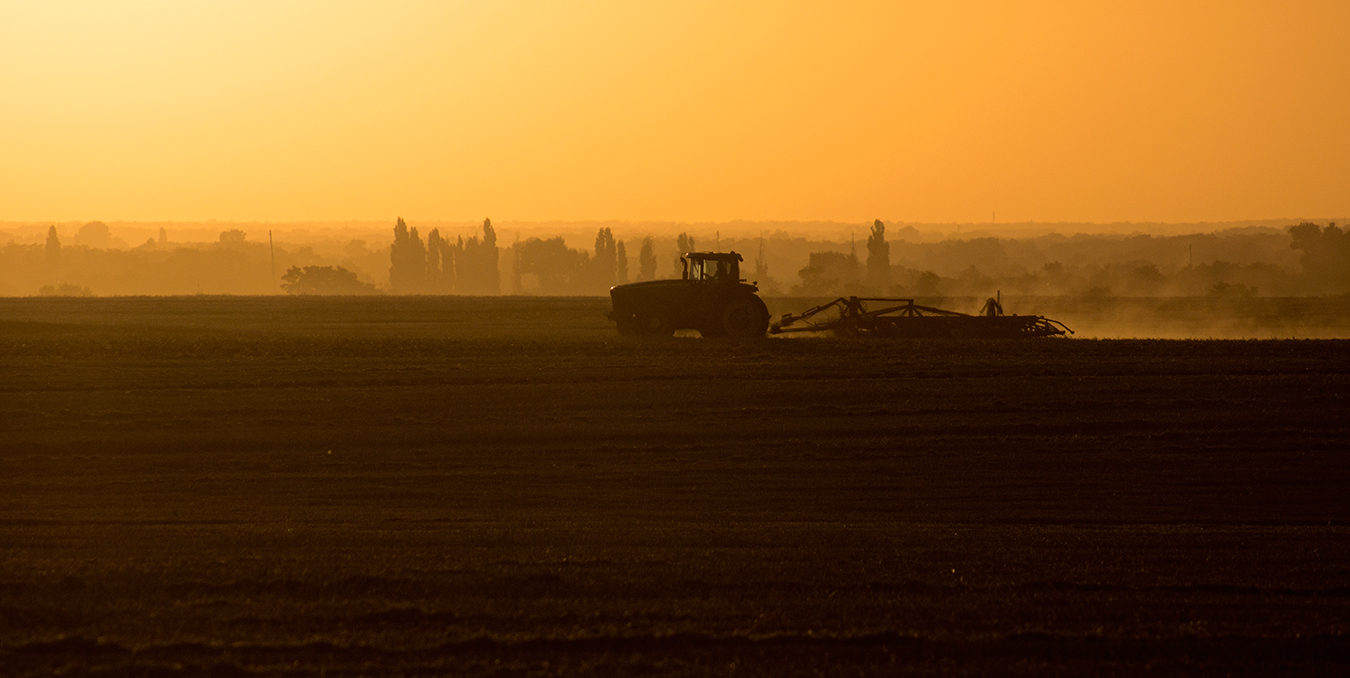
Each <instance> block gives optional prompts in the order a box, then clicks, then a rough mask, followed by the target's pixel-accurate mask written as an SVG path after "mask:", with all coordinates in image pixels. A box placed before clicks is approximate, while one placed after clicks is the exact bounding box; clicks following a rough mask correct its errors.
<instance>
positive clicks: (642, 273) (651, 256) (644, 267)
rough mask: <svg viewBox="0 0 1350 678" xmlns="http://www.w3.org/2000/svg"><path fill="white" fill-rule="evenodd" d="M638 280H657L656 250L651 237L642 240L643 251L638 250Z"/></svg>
mask: <svg viewBox="0 0 1350 678" xmlns="http://www.w3.org/2000/svg"><path fill="white" fill-rule="evenodd" d="M637 279H638V280H655V279H656V248H655V246H654V245H653V244H652V237H651V236H650V235H649V236H647V237H645V238H643V239H642V249H640V250H638V274H637Z"/></svg>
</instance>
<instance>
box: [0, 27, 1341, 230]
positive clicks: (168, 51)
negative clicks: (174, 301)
mask: <svg viewBox="0 0 1350 678" xmlns="http://www.w3.org/2000/svg"><path fill="white" fill-rule="evenodd" d="M1347 25H1350V5H1347V4H1346V3H1343V2H1334V1H1324V2H1316V1H1303V2H1289V3H1213V2H1194V1H1184V2H1175V1H1168V2H1163V1H1145V2H1108V3H1078V2H1018V3H998V2H927V3H883V2H875V3H846V4H844V5H835V4H805V3H780V2H747V3H734V4H733V5H728V4H727V3H711V2H693V3H690V2H685V3H637V4H635V3H604V2H589V3H577V2H567V3H548V2H508V3H499V2H492V3H489V2H456V3H423V2H387V3H378V4H371V3H359V2H341V1H332V2H299V1H295V2H280V3H278V2H261V1H253V2H229V3H225V2H205V3H160V2H119V3H87V2H75V1H64V2H63V1H53V2H43V3H6V4H4V5H3V6H0V63H3V64H5V66H4V68H0V92H3V93H4V100H5V101H6V105H5V106H3V107H0V149H3V152H0V220H6V221H11V222H20V223H34V222H43V221H46V222H53V223H54V222H72V223H83V222H86V221H90V220H95V219H98V220H103V221H106V222H109V223H113V222H119V221H128V222H131V221H139V222H148V221H178V222H190V221H205V220H208V219H219V220H223V221H231V222H254V221H257V222H261V221H264V220H269V221H272V222H276V221H306V220H327V221H341V220H348V219H357V220H368V221H380V222H387V221H388V220H391V219H392V218H393V217H394V216H397V215H401V216H403V217H406V218H408V219H409V221H410V222H417V221H447V222H471V221H475V220H481V219H482V218H483V217H484V216H491V217H493V218H494V219H496V220H499V221H501V222H547V221H550V220H567V221H576V220H620V221H633V222H637V221H657V222H689V223H704V222H718V223H720V222H730V221H734V220H750V221H797V222H812V221H820V222H837V223H869V222H870V221H871V220H872V219H874V218H881V219H884V220H887V221H888V223H900V222H903V223H915V222H922V223H981V224H983V223H990V224H991V225H994V226H996V225H997V224H998V223H1029V222H1036V223H1055V222H1095V223H1101V224H1110V223H1115V222H1223V221H1238V220H1250V219H1256V220H1264V219H1278V220H1286V221H1287V222H1288V223H1296V222H1297V221H1299V220H1301V219H1304V218H1308V219H1316V220H1329V219H1334V218H1336V215H1343V214H1346V213H1350V209H1347V207H1350V205H1348V204H1347V203H1348V201H1350V189H1347V188H1346V187H1347V186H1350V134H1347V133H1346V131H1345V125H1344V119H1345V116H1346V112H1347V110H1350V59H1347V58H1346V47H1345V41H1344V36H1343V33H1344V28H1345V26H1347ZM1127 230H1129V229H1127ZM830 235H831V237H834V236H835V235H836V234H830ZM255 237H256V236H255ZM131 244H133V245H134V244H137V243H131Z"/></svg>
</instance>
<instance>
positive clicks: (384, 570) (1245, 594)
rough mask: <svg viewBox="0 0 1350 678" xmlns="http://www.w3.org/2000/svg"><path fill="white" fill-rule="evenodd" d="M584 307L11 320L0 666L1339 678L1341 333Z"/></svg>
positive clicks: (0, 433)
mask: <svg viewBox="0 0 1350 678" xmlns="http://www.w3.org/2000/svg"><path fill="white" fill-rule="evenodd" d="M606 305H607V300H604V299H463V298H451V299H437V298H425V299H418V298H384V299H267V298H176V299H135V298H128V299H82V300H76V299H21V300H15V299H9V300H0V673H2V674H6V675H49V674H53V673H66V674H74V675H82V674H92V673H98V674H100V675H180V674H193V675H195V674H200V673H203V672H206V673H214V674H220V675H251V674H280V675H327V676H345V675H439V674H445V675H494V676H496V675H616V676H629V675H775V676H778V675H817V674H818V673H823V674H827V675H853V674H862V675H893V674H896V673H902V672H903V673H918V674H944V675H965V674H1033V675H1046V674H1080V675H1081V674H1130V675H1137V674H1141V673H1146V672H1147V673H1153V674H1164V675H1165V674H1214V675H1226V674H1234V675H1266V674H1270V673H1286V674H1298V675H1342V674H1345V673H1347V672H1350V635H1347V634H1350V500H1347V499H1346V495H1347V488H1350V463H1348V461H1347V456H1346V455H1347V452H1350V416H1348V414H1347V413H1350V342H1347V341H1306V340H1299V341H1288V340H1284V341H1157V340H1137V341H1123V340H1122V341H1092V340H1080V339H1070V340H1031V341H1007V342H978V341H885V340H880V341H877V340H874V341H865V340H836V339H796V338H794V339H778V338H775V339H765V340H762V341H754V342H741V343H737V342H724V341H709V340H701V339H693V338H678V337H677V338H674V339H664V340H660V339H657V340H653V339H644V340H638V339H625V338H620V337H618V336H617V335H616V334H615V333H614V330H613V327H612V324H611V323H608V322H607V321H605V320H604V317H603V312H604V311H605V310H606ZM775 312H777V310H775ZM1058 319H1060V320H1064V321H1065V322H1067V323H1068V324H1069V325H1070V326H1072V325H1073V322H1072V319H1070V318H1058Z"/></svg>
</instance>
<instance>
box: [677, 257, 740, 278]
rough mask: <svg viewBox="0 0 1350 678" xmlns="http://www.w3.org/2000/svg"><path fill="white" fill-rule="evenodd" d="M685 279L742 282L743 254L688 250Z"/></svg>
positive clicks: (683, 259)
mask: <svg viewBox="0 0 1350 678" xmlns="http://www.w3.org/2000/svg"><path fill="white" fill-rule="evenodd" d="M680 261H682V262H684V276H683V277H684V279H685V280H692V281H695V282H712V283H719V284H726V283H731V284H735V283H738V282H741V264H740V262H742V261H744V259H742V258H741V255H739V254H737V253H735V252H686V253H685V254H684V255H683V256H681V257H680Z"/></svg>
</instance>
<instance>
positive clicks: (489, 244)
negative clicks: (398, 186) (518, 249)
mask: <svg viewBox="0 0 1350 678" xmlns="http://www.w3.org/2000/svg"><path fill="white" fill-rule="evenodd" d="M499 257H500V254H499V252H498V248H497V231H496V230H494V229H493V228H492V220H491V219H484V220H483V236H482V238H481V239H480V238H479V237H478V236H477V235H474V236H472V237H470V238H469V239H468V240H465V239H464V237H463V236H459V237H458V238H456V239H455V242H453V243H452V242H450V241H449V240H448V239H446V238H443V237H441V233H440V229H435V228H433V229H431V232H430V233H428V234H427V241H426V243H425V244H424V243H423V242H422V238H421V237H420V236H419V235H418V233H417V229H416V228H412V229H409V228H408V224H406V223H404V221H403V218H402V217H400V218H399V219H398V222H397V223H395V224H394V244H393V247H392V249H391V250H390V251H389V260H390V264H391V265H390V267H389V287H390V289H391V290H392V291H393V292H394V293H395V294H464V295H492V294H501V274H500V272H499V270H498V258H499Z"/></svg>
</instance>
